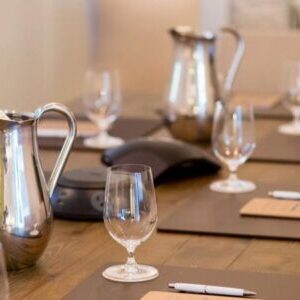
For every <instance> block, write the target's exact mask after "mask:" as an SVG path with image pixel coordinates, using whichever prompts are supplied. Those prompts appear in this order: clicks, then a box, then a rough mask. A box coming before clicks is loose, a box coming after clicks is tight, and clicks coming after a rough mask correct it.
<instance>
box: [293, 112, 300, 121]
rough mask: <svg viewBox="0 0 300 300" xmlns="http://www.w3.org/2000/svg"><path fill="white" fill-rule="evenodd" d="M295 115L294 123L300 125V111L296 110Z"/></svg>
mask: <svg viewBox="0 0 300 300" xmlns="http://www.w3.org/2000/svg"><path fill="white" fill-rule="evenodd" d="M293 115H294V120H293V122H294V124H295V125H300V111H298V110H294V111H293Z"/></svg>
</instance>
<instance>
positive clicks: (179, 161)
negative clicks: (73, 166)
mask: <svg viewBox="0 0 300 300" xmlns="http://www.w3.org/2000/svg"><path fill="white" fill-rule="evenodd" d="M102 162H103V163H104V164H105V165H107V166H111V165H114V164H123V163H127V164H128V163H134V164H146V165H149V166H151V168H152V172H153V177H154V182H155V184H156V185H158V184H161V183H164V182H169V181H176V180H180V179H184V178H190V177H196V176H204V175H210V174H213V173H216V172H218V171H219V169H220V168H221V167H220V165H219V163H218V162H217V160H216V159H215V158H214V157H213V156H212V155H211V154H209V153H208V152H206V151H204V150H202V149H201V148H200V147H198V146H195V145H190V144H187V143H184V142H180V141H174V140H153V139H149V138H141V139H137V140H134V141H130V142H127V143H126V144H124V145H122V146H120V147H117V148H112V149H108V150H106V151H104V153H103V155H102ZM105 179H106V168H105V167H103V166H102V167H101V166H99V167H96V168H91V169H78V170H72V171H68V172H65V173H64V174H63V175H62V176H61V178H60V179H59V181H58V184H57V187H56V189H55V191H54V194H53V197H52V198H51V202H52V207H53V211H54V215H55V216H56V217H60V218H66V219H74V220H102V214H103V204H104V190H105Z"/></svg>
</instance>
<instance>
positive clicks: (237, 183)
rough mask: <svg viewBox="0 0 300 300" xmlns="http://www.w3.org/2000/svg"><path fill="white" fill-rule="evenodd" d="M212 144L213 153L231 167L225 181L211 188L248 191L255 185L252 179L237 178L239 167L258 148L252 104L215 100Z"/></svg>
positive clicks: (221, 190)
mask: <svg viewBox="0 0 300 300" xmlns="http://www.w3.org/2000/svg"><path fill="white" fill-rule="evenodd" d="M212 146H213V151H214V154H215V155H216V156H217V157H218V158H219V159H220V160H221V162H223V163H224V164H225V165H226V166H227V167H228V169H229V171H230V175H229V178H227V179H226V180H221V181H216V182H213V183H212V184H211V185H210V189H211V190H213V191H216V192H224V193H245V192H250V191H252V190H254V189H255V188H256V186H255V184H254V183H252V182H250V181H245V180H241V179H239V178H238V177H237V174H236V173H237V169H238V167H239V166H240V165H241V164H243V163H245V162H246V160H247V159H248V158H249V156H250V155H251V154H252V152H253V150H254V148H255V133H254V114H253V107H252V106H251V105H250V104H243V105H234V104H231V103H230V102H228V103H223V102H221V101H218V102H217V103H216V108H215V113H214V121H213V132H212Z"/></svg>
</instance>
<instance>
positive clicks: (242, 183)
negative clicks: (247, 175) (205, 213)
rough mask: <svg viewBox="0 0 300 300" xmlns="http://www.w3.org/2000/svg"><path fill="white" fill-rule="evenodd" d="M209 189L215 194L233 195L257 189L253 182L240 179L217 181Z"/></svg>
mask: <svg viewBox="0 0 300 300" xmlns="http://www.w3.org/2000/svg"><path fill="white" fill-rule="evenodd" d="M209 187H210V189H211V190H212V191H214V192H220V193H231V194H238V193H248V192H252V191H254V190H255V189H256V185H255V184H254V183H253V182H251V181H246V180H240V179H237V180H234V181H233V180H220V181H215V182H213V183H212V184H211V185H210V186H209Z"/></svg>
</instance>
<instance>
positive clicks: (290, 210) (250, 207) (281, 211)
mask: <svg viewBox="0 0 300 300" xmlns="http://www.w3.org/2000/svg"><path fill="white" fill-rule="evenodd" d="M240 214H241V215H243V216H257V217H271V218H288V219H300V201H296V200H278V199H273V198H253V199H252V200H250V201H249V202H248V203H247V204H246V205H244V206H243V207H242V208H241V210H240Z"/></svg>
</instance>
